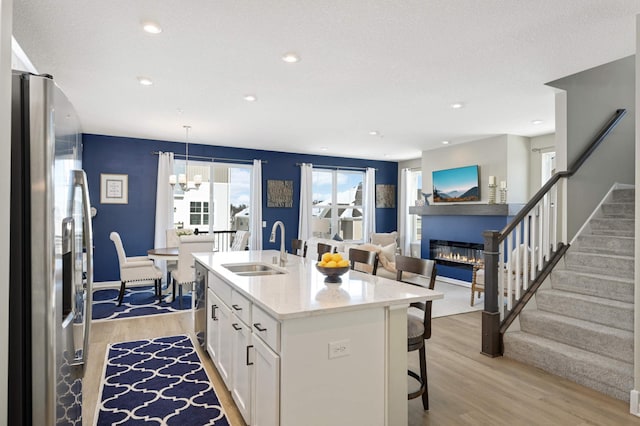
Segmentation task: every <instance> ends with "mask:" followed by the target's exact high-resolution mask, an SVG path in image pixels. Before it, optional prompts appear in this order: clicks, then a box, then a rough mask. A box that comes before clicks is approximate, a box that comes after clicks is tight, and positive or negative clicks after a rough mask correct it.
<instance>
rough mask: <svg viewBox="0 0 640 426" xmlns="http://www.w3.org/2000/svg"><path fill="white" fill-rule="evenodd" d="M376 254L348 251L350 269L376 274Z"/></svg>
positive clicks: (364, 251)
mask: <svg viewBox="0 0 640 426" xmlns="http://www.w3.org/2000/svg"><path fill="white" fill-rule="evenodd" d="M378 261H379V258H378V253H377V252H375V251H370V250H360V249H356V248H352V249H349V262H350V263H351V269H353V270H355V271H360V272H366V273H368V274H371V275H375V274H376V273H377V272H378ZM356 263H357V264H358V267H357V268H356Z"/></svg>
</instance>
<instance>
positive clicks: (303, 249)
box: [291, 238, 307, 257]
mask: <svg viewBox="0 0 640 426" xmlns="http://www.w3.org/2000/svg"><path fill="white" fill-rule="evenodd" d="M291 252H292V253H293V254H295V255H297V256H302V257H307V243H306V242H304V241H302V240H298V239H295V238H294V239H292V240H291Z"/></svg>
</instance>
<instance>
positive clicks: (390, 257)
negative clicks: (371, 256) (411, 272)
mask: <svg viewBox="0 0 640 426" xmlns="http://www.w3.org/2000/svg"><path fill="white" fill-rule="evenodd" d="M397 248H398V246H397V245H396V243H391V244H388V245H386V246H382V247H380V255H381V257H386V258H387V259H386V260H387V261H389V262H395V261H396V249H397Z"/></svg>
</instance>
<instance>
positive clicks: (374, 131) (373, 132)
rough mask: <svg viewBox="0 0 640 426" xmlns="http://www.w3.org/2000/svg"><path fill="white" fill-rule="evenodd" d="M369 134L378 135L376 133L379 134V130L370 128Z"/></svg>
mask: <svg viewBox="0 0 640 426" xmlns="http://www.w3.org/2000/svg"><path fill="white" fill-rule="evenodd" d="M369 134H370V135H371V136H378V135H380V132H379V131H377V130H372V131H370V132H369Z"/></svg>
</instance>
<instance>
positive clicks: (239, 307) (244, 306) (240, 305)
mask: <svg viewBox="0 0 640 426" xmlns="http://www.w3.org/2000/svg"><path fill="white" fill-rule="evenodd" d="M231 310H232V311H233V312H234V313H235V314H236V316H237V317H238V318H240V320H241V321H242V322H244V323H245V324H247V325H248V326H251V302H249V299H247V298H246V297H244V296H243V295H241V294H240V293H238V292H237V291H232V292H231Z"/></svg>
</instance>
